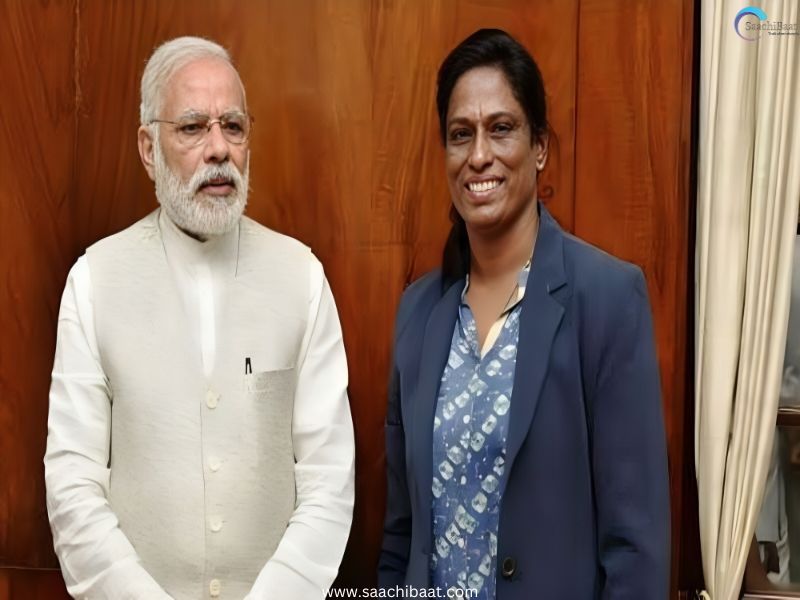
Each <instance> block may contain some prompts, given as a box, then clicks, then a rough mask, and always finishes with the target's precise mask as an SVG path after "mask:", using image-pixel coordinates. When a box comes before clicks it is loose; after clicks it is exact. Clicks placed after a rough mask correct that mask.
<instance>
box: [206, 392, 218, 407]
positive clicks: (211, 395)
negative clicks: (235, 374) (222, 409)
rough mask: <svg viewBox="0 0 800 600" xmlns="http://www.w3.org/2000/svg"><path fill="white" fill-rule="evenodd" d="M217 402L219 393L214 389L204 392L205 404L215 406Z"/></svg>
mask: <svg viewBox="0 0 800 600" xmlns="http://www.w3.org/2000/svg"><path fill="white" fill-rule="evenodd" d="M217 404H219V394H218V393H217V392H215V391H214V390H208V391H207V392H206V406H207V407H208V408H217Z"/></svg>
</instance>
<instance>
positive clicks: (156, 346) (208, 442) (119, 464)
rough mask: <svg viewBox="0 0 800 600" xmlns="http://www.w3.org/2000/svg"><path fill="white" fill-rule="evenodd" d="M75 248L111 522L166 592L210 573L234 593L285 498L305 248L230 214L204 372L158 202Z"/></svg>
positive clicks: (286, 509)
mask: <svg viewBox="0 0 800 600" xmlns="http://www.w3.org/2000/svg"><path fill="white" fill-rule="evenodd" d="M87 257H88V260H89V268H90V272H91V279H92V296H93V304H94V314H95V326H96V331H97V341H98V347H99V351H100V357H101V362H102V366H103V370H104V371H105V374H106V376H107V377H108V380H109V385H110V388H111V390H112V411H111V419H112V424H111V453H110V456H111V460H110V468H111V484H110V492H109V502H110V504H111V507H112V509H113V510H114V512H115V513H116V515H117V517H118V518H119V524H120V528H121V529H122V531H123V532H124V533H125V535H126V536H127V537H128V539H129V540H130V541H131V543H132V544H133V546H134V547H135V548H136V551H137V553H138V555H139V557H140V558H141V560H142V563H143V565H144V567H145V569H146V570H147V571H148V572H149V573H150V574H151V575H152V576H153V577H154V578H155V579H156V581H158V582H159V584H160V585H161V586H162V587H163V588H164V589H165V590H166V591H167V592H168V593H169V594H170V595H172V596H173V597H174V598H176V599H183V598H187V599H188V598H192V599H196V598H207V597H209V595H210V594H211V591H210V590H214V588H215V587H217V588H218V589H219V588H221V593H220V597H228V598H231V597H232V598H242V597H244V596H245V595H246V594H247V592H248V591H249V589H250V588H251V586H252V585H253V582H254V581H255V579H256V577H257V575H258V573H259V571H260V570H261V568H262V567H263V566H264V564H265V563H266V562H267V561H268V560H269V558H270V557H271V556H272V554H273V552H274V551H275V549H276V547H277V545H278V542H279V541H280V539H281V537H282V535H283V533H284V531H285V529H286V526H287V524H288V521H289V518H290V516H291V515H292V512H293V511H294V508H295V482H294V455H293V451H292V411H293V403H294V389H295V370H294V367H295V363H296V360H297V355H298V352H299V350H300V345H301V342H302V339H303V335H304V333H305V330H306V322H307V318H308V303H309V293H310V292H309V289H308V288H309V285H308V279H309V265H310V264H311V261H312V260H314V259H313V257H312V255H311V253H310V251H309V250H308V248H306V247H305V246H303V245H302V244H300V243H299V242H297V241H296V240H293V239H291V238H289V237H286V236H283V235H280V234H278V233H275V232H273V231H271V230H269V229H267V228H265V227H262V226H261V225H259V224H257V223H255V222H254V221H252V220H251V219H248V218H246V217H243V218H242V220H241V222H240V227H239V250H238V261H237V265H236V272H235V275H232V276H231V277H230V279H229V280H228V281H227V282H226V285H225V294H226V300H225V303H224V305H223V306H224V308H223V313H222V314H221V315H220V318H219V319H218V320H217V345H216V360H215V364H214V371H213V373H212V374H211V376H210V377H208V378H206V377H205V376H204V374H203V368H202V364H201V359H200V353H199V352H198V351H197V348H196V347H193V346H192V342H191V337H190V335H189V332H190V329H189V326H190V324H189V323H187V322H186V317H185V313H184V311H183V309H182V302H181V298H180V295H179V293H178V290H177V288H176V287H175V285H174V283H173V280H172V276H171V272H170V268H169V266H168V263H167V259H166V255H165V251H164V246H163V243H162V238H161V232H160V231H159V227H158V211H156V212H154V213H151V214H150V215H148V216H147V217H145V218H144V219H142V220H141V221H139V222H138V223H136V224H134V225H133V226H131V227H129V228H128V229H126V230H124V231H122V232H120V233H118V234H116V235H113V236H111V237H108V238H106V239H104V240H101V241H100V242H98V243H97V244H95V245H94V246H92V247H91V248H89V250H88V251H87ZM248 359H249V360H248ZM246 363H247V364H248V365H249V367H250V369H251V370H252V373H245V365H246Z"/></svg>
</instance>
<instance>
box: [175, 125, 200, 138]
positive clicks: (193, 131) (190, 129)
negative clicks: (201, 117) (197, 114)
mask: <svg viewBox="0 0 800 600" xmlns="http://www.w3.org/2000/svg"><path fill="white" fill-rule="evenodd" d="M178 129H179V130H180V132H181V133H185V134H186V135H197V134H198V133H200V132H201V131H202V130H203V129H204V127H203V125H202V124H200V123H183V124H182V125H181V126H180V127H178Z"/></svg>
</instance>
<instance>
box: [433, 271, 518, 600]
mask: <svg viewBox="0 0 800 600" xmlns="http://www.w3.org/2000/svg"><path fill="white" fill-rule="evenodd" d="M529 271H530V261H529V262H528V264H527V265H525V267H524V268H523V269H522V270H521V271H520V273H519V275H518V279H517V288H516V290H515V293H512V295H511V298H510V299H509V302H508V304H507V305H506V308H505V310H504V311H503V314H502V315H501V316H500V317H499V318H498V320H497V321H496V322H495V323H494V325H493V326H492V327H491V329H490V330H489V333H488V335H487V337H486V341H485V342H484V346H483V348H482V349H481V348H479V342H478V331H477V327H476V324H475V318H474V317H473V315H472V311H471V310H470V308H469V305H468V304H467V302H466V293H467V289H468V288H469V279H467V282H466V285H465V286H464V291H463V292H462V293H461V305H460V306H459V311H458V319H457V320H456V324H455V327H454V329H453V338H452V341H451V344H450V356H449V358H448V361H447V365H446V366H445V369H444V373H443V374H442V380H441V384H440V386H439V397H438V400H437V405H436V416H435V418H434V421H433V488H432V491H433V503H432V518H433V539H434V552H433V554H432V557H431V576H432V581H433V585H434V586H438V587H440V588H442V589H443V590H447V589H452V588H458V589H461V590H464V589H474V590H477V591H478V595H477V596H470V597H471V598H481V599H483V600H493V599H494V598H495V588H496V573H497V530H498V526H499V520H500V500H501V498H502V495H503V490H504V489H505V482H506V478H505V456H506V435H507V433H508V421H509V413H510V408H511V391H512V388H513V386H514V371H515V368H516V361H517V341H518V339H519V313H520V310H521V306H520V301H521V300H522V297H523V295H524V293H525V284H526V282H527V280H528V272H529Z"/></svg>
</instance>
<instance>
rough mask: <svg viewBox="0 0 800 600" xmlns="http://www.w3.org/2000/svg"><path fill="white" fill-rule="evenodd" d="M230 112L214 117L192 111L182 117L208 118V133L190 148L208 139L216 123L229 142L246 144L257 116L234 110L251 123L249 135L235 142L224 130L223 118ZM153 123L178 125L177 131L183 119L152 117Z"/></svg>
mask: <svg viewBox="0 0 800 600" xmlns="http://www.w3.org/2000/svg"><path fill="white" fill-rule="evenodd" d="M229 114H231V113H226V114H223V115H222V116H221V117H217V118H216V119H212V118H211V115H206V114H203V113H190V114H188V115H185V116H184V117H182V118H189V119H190V118H201V117H206V118H208V123H206V126H205V127H206V133H205V134H204V135H203V136H201V137H200V138H198V140H197V142H196V143H195V144H192V145H191V146H188V147H189V148H195V147H197V146H199V145H200V144H202V143H203V141H204V140H205V139H206V137H207V136H208V135H209V134H210V133H211V128H212V127H213V126H214V125H215V124H219V126H220V133H222V137H224V138H225V140H226V141H227V142H229V143H231V144H235V145H237V146H241V145H242V144H246V143H247V142H248V141H250V136H251V135H252V133H253V123H255V121H256V119H255V117H253V115H251V114H249V113H241V112H238V111H234V112H233V114H234V115H236V116H244V117H246V118H247V121H248V123H249V127H248V129H247V135H246V136H245V138H244V139H243V140H242V141H241V142H235V141H233V140H229V139H228V138H227V137H226V136H225V132H224V131H223V130H222V124H223V119H225V118H226V116H227V115H229ZM153 123H167V124H168V125H175V126H176V127H175V130H176V131H177V129H178V127H179V126H180V124H181V121H170V120H168V119H150V120H149V121H148V122H147V124H148V125H152V124H153Z"/></svg>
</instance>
